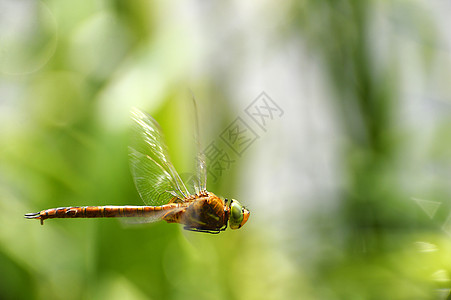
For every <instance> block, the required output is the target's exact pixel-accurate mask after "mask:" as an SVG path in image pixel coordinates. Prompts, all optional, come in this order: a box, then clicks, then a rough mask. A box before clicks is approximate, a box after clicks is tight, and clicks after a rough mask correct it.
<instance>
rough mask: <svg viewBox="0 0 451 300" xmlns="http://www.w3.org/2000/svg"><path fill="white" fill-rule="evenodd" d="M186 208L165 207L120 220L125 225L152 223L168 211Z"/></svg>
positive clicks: (175, 211) (173, 211)
mask: <svg viewBox="0 0 451 300" xmlns="http://www.w3.org/2000/svg"><path fill="white" fill-rule="evenodd" d="M184 209H186V208H184V207H175V208H172V209H166V210H159V211H155V212H153V213H152V215H150V216H147V217H131V218H121V219H120V221H121V223H123V224H126V225H133V224H145V223H154V222H158V221H161V219H162V218H163V216H165V215H166V214H168V213H177V212H179V211H182V210H184Z"/></svg>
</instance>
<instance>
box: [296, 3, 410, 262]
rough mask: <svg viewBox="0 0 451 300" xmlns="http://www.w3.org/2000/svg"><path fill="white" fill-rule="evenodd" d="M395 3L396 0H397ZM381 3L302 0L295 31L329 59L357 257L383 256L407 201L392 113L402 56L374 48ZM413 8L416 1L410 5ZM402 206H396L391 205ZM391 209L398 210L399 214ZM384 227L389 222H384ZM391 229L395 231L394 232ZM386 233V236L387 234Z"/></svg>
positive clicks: (350, 229)
mask: <svg viewBox="0 0 451 300" xmlns="http://www.w3.org/2000/svg"><path fill="white" fill-rule="evenodd" d="M395 2H396V1H395ZM375 4H382V5H385V4H386V3H385V2H384V3H382V2H380V1H376V0H373V1H359V0H329V1H299V2H297V3H296V4H295V5H296V6H297V9H296V10H295V11H296V21H297V25H298V26H297V27H296V28H297V29H299V30H301V31H302V33H303V37H304V38H306V40H307V45H308V47H310V48H311V49H312V50H313V51H312V52H313V53H315V55H317V56H318V57H319V59H320V60H322V61H323V62H324V67H325V70H326V72H327V73H328V74H329V78H330V80H331V86H332V87H333V90H334V91H335V92H336V95H337V97H336V99H334V105H335V106H336V107H337V108H338V112H339V116H340V117H341V120H342V123H343V127H344V130H345V133H346V135H347V137H348V145H347V149H346V151H345V153H344V155H345V162H346V166H347V167H346V169H347V170H345V172H347V177H348V185H347V187H346V191H345V193H344V195H343V202H344V203H343V204H344V205H343V206H342V207H343V209H344V210H345V211H344V214H342V215H343V216H344V222H345V225H346V226H345V227H346V228H347V231H348V232H349V233H350V235H349V236H350V241H349V242H350V243H349V244H348V246H349V247H351V248H352V252H359V253H377V252H380V251H382V250H383V249H384V248H385V247H386V246H387V245H386V244H384V238H385V237H386V235H385V234H388V231H387V229H388V228H387V227H391V226H392V225H393V224H395V223H399V219H401V218H403V213H402V210H403V207H402V206H403V205H405V201H404V202H401V201H400V200H399V198H400V197H399V195H400V194H401V193H400V191H399V188H398V187H397V185H396V183H395V182H394V181H392V182H390V180H389V178H394V173H395V172H394V170H393V165H394V160H393V158H394V157H395V154H396V153H397V152H398V150H399V149H398V148H399V146H398V143H394V141H395V139H394V138H393V137H394V136H395V134H396V130H395V128H394V126H393V125H394V122H393V121H394V118H393V116H394V112H395V111H396V109H397V104H398V101H397V94H398V86H399V82H400V80H399V78H398V76H397V75H398V73H399V72H398V71H397V67H398V66H397V64H396V63H393V62H394V61H396V59H395V58H396V57H395V55H396V53H393V52H391V51H388V53H389V54H387V56H388V58H384V59H386V60H389V62H387V61H379V60H378V61H377V62H376V60H375V58H374V51H372V50H373V49H371V47H373V46H374V45H375V43H377V42H378V39H379V37H378V36H375V34H374V33H375V32H376V33H378V31H370V28H371V25H372V24H371V20H372V19H371V18H373V17H374V15H375V14H377V7H376V5H375ZM412 5H414V4H412ZM391 201H392V202H396V201H399V203H398V204H397V205H396V206H394V204H395V203H390V202H391ZM393 207H396V209H398V210H399V213H393V212H391V211H390V210H392V208H393ZM382 224H384V225H382ZM391 229H392V228H390V230H391ZM384 235H385V237H384Z"/></svg>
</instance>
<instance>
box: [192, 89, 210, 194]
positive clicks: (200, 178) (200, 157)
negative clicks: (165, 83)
mask: <svg viewBox="0 0 451 300" xmlns="http://www.w3.org/2000/svg"><path fill="white" fill-rule="evenodd" d="M193 106H194V119H195V122H196V124H195V126H196V128H195V139H196V144H197V170H196V171H197V174H196V179H195V183H194V188H195V190H196V194H199V192H201V191H206V190H207V165H206V163H205V154H204V153H203V151H202V145H201V142H200V133H199V115H198V112H197V104H196V99H195V98H194V95H193Z"/></svg>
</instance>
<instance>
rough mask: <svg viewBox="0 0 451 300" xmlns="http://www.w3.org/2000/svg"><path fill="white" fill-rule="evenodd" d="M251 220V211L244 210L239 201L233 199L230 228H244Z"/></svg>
mask: <svg viewBox="0 0 451 300" xmlns="http://www.w3.org/2000/svg"><path fill="white" fill-rule="evenodd" d="M248 218H249V211H248V210H247V209H246V208H244V207H243V206H242V205H241V204H240V203H239V202H238V201H236V200H234V199H232V203H231V205H230V219H229V224H230V228H232V229H238V228H240V227H241V226H243V225H244V224H245V223H246V221H247V219H248Z"/></svg>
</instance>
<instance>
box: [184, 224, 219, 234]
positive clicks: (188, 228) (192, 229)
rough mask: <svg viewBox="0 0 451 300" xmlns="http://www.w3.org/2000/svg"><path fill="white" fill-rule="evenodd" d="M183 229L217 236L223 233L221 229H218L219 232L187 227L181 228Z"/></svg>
mask: <svg viewBox="0 0 451 300" xmlns="http://www.w3.org/2000/svg"><path fill="white" fill-rule="evenodd" d="M183 229H185V230H189V231H195V232H203V233H211V234H218V233H220V232H221V231H223V230H222V229H219V230H207V229H200V228H196V227H188V226H185V227H183Z"/></svg>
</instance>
